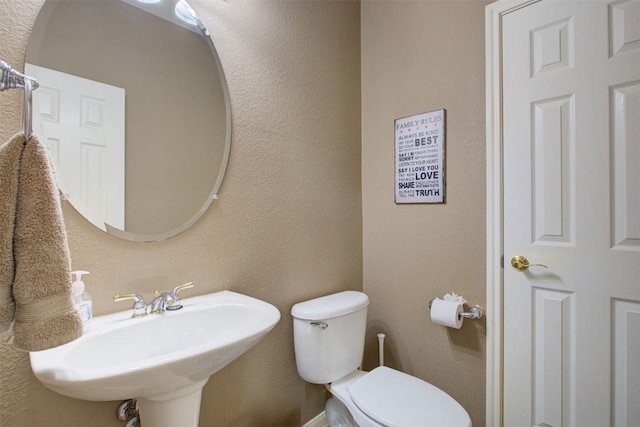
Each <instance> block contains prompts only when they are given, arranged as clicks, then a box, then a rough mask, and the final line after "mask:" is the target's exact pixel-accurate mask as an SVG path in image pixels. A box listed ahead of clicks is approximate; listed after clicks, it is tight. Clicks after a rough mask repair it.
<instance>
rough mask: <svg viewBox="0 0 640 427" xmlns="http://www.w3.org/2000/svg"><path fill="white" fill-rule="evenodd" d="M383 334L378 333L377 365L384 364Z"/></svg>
mask: <svg viewBox="0 0 640 427" xmlns="http://www.w3.org/2000/svg"><path fill="white" fill-rule="evenodd" d="M384 337H385V335H384V334H378V361H379V366H384Z"/></svg>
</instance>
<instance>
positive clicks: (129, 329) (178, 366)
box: [30, 291, 280, 425]
mask: <svg viewBox="0 0 640 427" xmlns="http://www.w3.org/2000/svg"><path fill="white" fill-rule="evenodd" d="M182 304H183V306H184V307H183V308H182V309H181V310H177V311H166V312H164V313H163V314H151V315H148V316H145V317H142V318H135V319H133V318H131V310H127V311H122V312H118V313H114V314H109V315H106V316H98V317H95V318H94V319H93V320H92V321H91V324H90V329H89V331H88V332H87V333H85V334H84V335H83V336H82V337H81V338H79V339H77V340H75V341H72V342H70V343H68V344H65V345H63V346H60V347H56V348H53V349H50V350H45V351H38V352H31V353H30V359H31V368H32V369H33V373H34V374H35V376H36V377H37V378H38V379H39V380H40V381H41V382H42V383H43V384H44V385H45V386H46V387H48V388H50V389H51V390H53V391H56V392H58V393H60V394H63V395H65V396H69V397H74V398H76V399H83V400H124V399H130V398H138V402H139V406H140V411H141V418H143V419H145V418H144V417H145V413H144V412H143V409H144V405H145V403H144V402H143V401H144V399H146V400H149V401H159V402H162V401H170V400H175V399H179V398H183V397H184V396H187V395H190V394H193V393H194V392H197V393H196V394H197V406H198V409H199V404H200V393H201V391H202V390H201V389H202V387H203V386H204V385H205V384H206V382H207V380H208V379H209V376H210V375H211V374H213V373H215V372H216V371H218V370H220V369H222V368H223V367H224V366H226V365H227V364H229V363H231V362H232V361H233V360H234V359H236V358H237V357H238V356H240V355H242V354H243V353H244V352H246V351H247V350H249V349H250V348H251V347H252V346H254V345H255V344H256V343H257V342H258V341H260V340H261V339H262V338H263V337H264V336H265V335H266V334H267V333H268V332H269V331H270V330H271V329H272V328H273V327H274V326H275V325H276V323H278V321H279V320H280V312H279V311H278V310H277V309H276V308H275V307H274V306H273V305H271V304H269V303H266V302H264V301H260V300H258V299H255V298H252V297H248V296H246V295H242V294H238V293H235V292H231V291H221V292H216V293H212V294H208V295H202V296H197V297H192V298H185V299H183V300H182ZM174 409H175V408H174ZM151 416H152V415H151V414H149V415H148V417H151ZM180 420H181V421H180V422H181V423H183V424H182V425H185V424H184V421H185V420H184V418H183V417H182V418H180ZM196 421H197V420H196ZM150 425H158V424H157V423H155V422H154V423H153V424H150ZM168 425H170V424H168Z"/></svg>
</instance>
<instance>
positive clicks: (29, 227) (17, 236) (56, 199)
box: [12, 135, 82, 351]
mask: <svg viewBox="0 0 640 427" xmlns="http://www.w3.org/2000/svg"><path fill="white" fill-rule="evenodd" d="M15 214H16V216H15V230H14V236H13V237H14V243H13V245H14V261H15V273H14V276H15V277H14V281H13V285H12V294H13V299H14V301H15V304H16V308H15V323H14V325H13V337H14V342H13V343H14V345H15V346H16V347H19V348H21V349H24V350H28V351H34V350H45V349H48V348H51V347H56V346H58V345H61V344H65V343H67V342H69V341H73V340H74V339H76V338H78V337H79V336H81V335H82V321H81V320H80V317H79V316H78V313H77V311H76V309H75V307H74V305H73V300H72V294H71V262H70V257H69V248H68V246H67V235H66V231H65V227H64V221H63V218H62V208H61V206H60V196H59V192H58V187H57V186H56V184H55V180H54V177H53V168H52V167H51V165H50V163H49V157H48V155H47V151H46V148H45V147H44V146H43V145H42V144H41V143H40V141H38V139H37V137H36V136H35V135H32V136H31V137H30V138H29V140H28V141H27V143H26V145H25V147H24V150H23V151H22V158H21V160H20V173H19V179H18V192H17V204H16V212H15Z"/></svg>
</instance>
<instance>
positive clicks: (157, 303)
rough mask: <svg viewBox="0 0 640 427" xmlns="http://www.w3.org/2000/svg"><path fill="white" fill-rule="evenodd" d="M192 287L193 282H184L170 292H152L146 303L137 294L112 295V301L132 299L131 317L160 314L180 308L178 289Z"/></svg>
mask: <svg viewBox="0 0 640 427" xmlns="http://www.w3.org/2000/svg"><path fill="white" fill-rule="evenodd" d="M189 288H193V282H189V283H185V284H184V285H179V286H176V287H175V288H173V290H172V291H171V292H162V293H161V292H158V291H156V292H155V293H154V294H153V297H154V298H153V300H152V301H151V302H150V303H149V304H147V303H146V302H145V301H144V298H142V297H141V296H140V295H138V294H125V295H114V296H113V300H114V301H125V300H130V299H132V300H133V307H132V308H133V314H132V315H131V317H143V316H146V315H147V314H161V313H164V312H165V310H168V311H173V310H180V309H181V308H182V304H180V291H182V290H183V289H189Z"/></svg>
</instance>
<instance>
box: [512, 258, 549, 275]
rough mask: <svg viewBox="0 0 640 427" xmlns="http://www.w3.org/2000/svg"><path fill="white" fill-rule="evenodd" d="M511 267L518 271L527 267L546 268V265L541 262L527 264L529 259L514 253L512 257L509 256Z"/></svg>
mask: <svg viewBox="0 0 640 427" xmlns="http://www.w3.org/2000/svg"><path fill="white" fill-rule="evenodd" d="M511 267H513V268H515V269H516V270H518V271H525V270H526V269H527V268H529V267H544V268H547V266H546V265H543V264H529V260H528V259H526V258H525V257H523V256H522V255H516V256H514V257H513V258H511Z"/></svg>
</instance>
